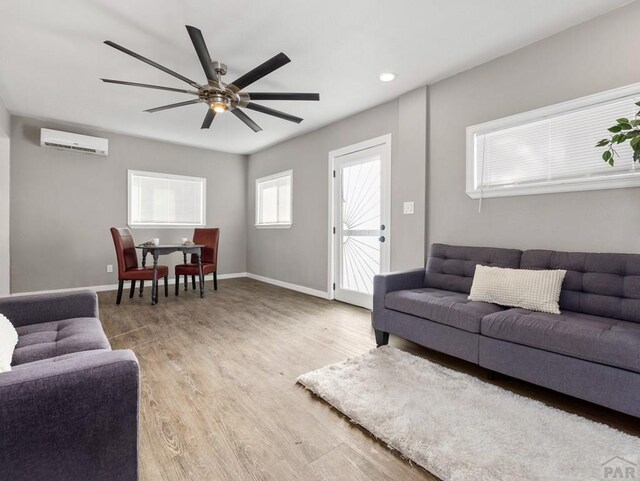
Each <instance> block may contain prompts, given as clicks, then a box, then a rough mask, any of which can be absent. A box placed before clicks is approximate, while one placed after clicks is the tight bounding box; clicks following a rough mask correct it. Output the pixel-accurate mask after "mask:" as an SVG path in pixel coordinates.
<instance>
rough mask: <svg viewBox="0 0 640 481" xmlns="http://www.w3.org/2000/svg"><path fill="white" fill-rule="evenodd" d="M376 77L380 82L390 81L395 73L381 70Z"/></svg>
mask: <svg viewBox="0 0 640 481" xmlns="http://www.w3.org/2000/svg"><path fill="white" fill-rule="evenodd" d="M378 78H379V79H380V81H381V82H391V81H392V80H394V79H395V78H396V74H394V73H393V72H382V73H381V74H380V75H378Z"/></svg>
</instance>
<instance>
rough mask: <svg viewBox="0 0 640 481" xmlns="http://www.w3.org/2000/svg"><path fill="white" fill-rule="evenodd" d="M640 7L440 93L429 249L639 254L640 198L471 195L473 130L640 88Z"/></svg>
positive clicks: (433, 133) (636, 193) (512, 57)
mask: <svg viewBox="0 0 640 481" xmlns="http://www.w3.org/2000/svg"><path fill="white" fill-rule="evenodd" d="M639 19H640V2H635V3H633V4H631V5H629V6H626V7H623V8H621V9H618V10H615V11H613V12H611V13H609V14H606V15H604V16H602V17H599V18H596V19H594V20H591V21H589V22H587V23H584V24H581V25H579V26H577V27H574V28H571V29H569V30H566V31H564V32H562V33H559V34H557V35H554V36H552V37H550V38H548V39H545V40H543V41H540V42H538V43H535V44H533V45H531V46H529V47H526V48H524V49H521V50H519V51H516V52H514V53H512V54H509V55H507V56H505V57H502V58H499V59H497V60H495V61H492V62H489V63H487V64H484V65H481V66H479V67H477V68H474V69H472V70H469V71H467V72H463V73H461V74H459V75H456V76H454V77H451V78H449V79H446V80H443V81H441V82H438V83H436V84H434V85H432V86H431V87H430V89H429V91H430V98H429V102H430V130H429V132H430V133H429V136H430V154H429V163H430V165H429V179H430V180H429V183H428V186H429V189H428V192H429V195H428V200H427V218H428V229H427V230H428V232H429V235H428V242H429V243H431V242H446V243H452V244H463V245H493V246H504V247H517V248H532V247H540V248H549V249H558V250H585V251H626V252H640V209H639V208H638V202H639V201H640V190H639V189H617V190H601V191H591V192H576V193H562V194H548V195H531V196H522V197H510V198H502V199H485V200H483V202H482V213H480V214H479V213H478V201H473V200H471V199H469V198H468V197H467V196H466V194H465V128H466V127H467V126H469V125H473V124H477V123H480V122H485V121H489V120H493V119H497V118H501V117H504V116H507V115H512V114H516V113H519V112H523V111H527V110H531V109H535V108H539V107H544V106H547V105H551V104H555V103H558V102H562V101H566V100H570V99H573V98H576V97H581V96H584V95H589V94H594V93H596V92H601V91H604V90H608V89H612V88H615V87H620V86H623V85H628V84H631V83H635V82H640V62H639V61H638V55H637V53H638V52H640V36H638V35H635V34H634V33H633V32H636V31H637V26H638V20H639Z"/></svg>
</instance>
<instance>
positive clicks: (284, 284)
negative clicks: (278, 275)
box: [247, 272, 329, 299]
mask: <svg viewBox="0 0 640 481" xmlns="http://www.w3.org/2000/svg"><path fill="white" fill-rule="evenodd" d="M247 277H248V278H249V279H254V280H256V281H260V282H266V283H267V284H273V285H274V286H278V287H284V288H285V289H291V290H292V291H298V292H302V293H303V294H309V295H310V296H315V297H321V298H322V299H329V294H328V293H327V292H324V291H319V290H317V289H311V288H310V287H305V286H299V285H297V284H291V283H289V282H284V281H279V280H278V279H271V278H270V277H263V276H259V275H257V274H252V273H251V272H247Z"/></svg>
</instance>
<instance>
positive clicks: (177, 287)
mask: <svg viewBox="0 0 640 481" xmlns="http://www.w3.org/2000/svg"><path fill="white" fill-rule="evenodd" d="M178 295H180V276H176V296H178Z"/></svg>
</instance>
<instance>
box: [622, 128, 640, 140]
mask: <svg viewBox="0 0 640 481" xmlns="http://www.w3.org/2000/svg"><path fill="white" fill-rule="evenodd" d="M625 135H626V136H627V139H633V138H634V137H637V136H638V135H640V131H639V130H631V131H629V132H627V133H626V134H625Z"/></svg>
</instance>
